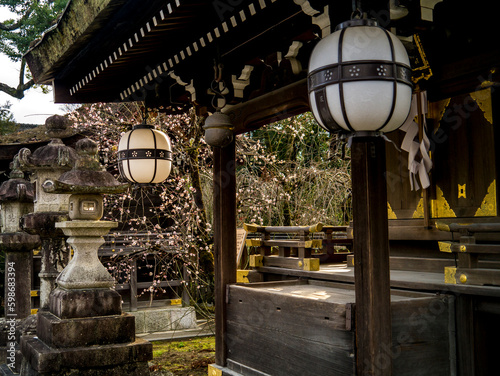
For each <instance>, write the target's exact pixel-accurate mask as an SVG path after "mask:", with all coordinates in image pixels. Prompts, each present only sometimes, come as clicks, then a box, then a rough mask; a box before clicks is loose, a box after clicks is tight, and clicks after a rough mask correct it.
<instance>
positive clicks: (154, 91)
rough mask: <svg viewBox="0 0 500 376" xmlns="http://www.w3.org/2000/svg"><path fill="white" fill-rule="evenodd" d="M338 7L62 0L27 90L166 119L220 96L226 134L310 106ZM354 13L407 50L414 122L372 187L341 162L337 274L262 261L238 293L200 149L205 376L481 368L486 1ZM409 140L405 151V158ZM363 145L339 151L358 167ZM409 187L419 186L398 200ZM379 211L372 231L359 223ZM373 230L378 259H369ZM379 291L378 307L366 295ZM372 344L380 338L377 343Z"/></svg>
mask: <svg viewBox="0 0 500 376" xmlns="http://www.w3.org/2000/svg"><path fill="white" fill-rule="evenodd" d="M352 3H353V1H351V0H335V1H329V0H210V1H200V0H162V1H157V0H149V1H134V0H90V1H89V0H70V2H69V4H68V6H67V8H66V10H65V11H64V13H63V14H62V15H61V17H60V18H59V19H58V22H57V23H56V24H55V25H54V27H52V28H51V29H50V30H47V31H46V32H45V34H44V35H43V37H42V38H41V39H40V40H38V41H35V42H34V43H33V45H32V48H31V49H30V50H29V51H28V52H27V54H26V55H25V57H26V59H27V61H28V64H29V67H30V70H31V72H32V74H33V76H34V78H35V80H36V82H37V83H40V84H51V85H52V86H53V89H54V97H55V101H56V102H58V103H92V102H117V101H118V102H120V101H122V102H125V101H145V103H146V105H147V106H148V107H151V108H156V109H158V110H159V111H164V112H166V113H179V112H182V111H186V110H187V109H188V108H190V107H192V106H194V107H195V108H196V110H197V112H198V114H199V115H200V116H205V115H207V114H209V113H213V112H214V111H215V109H216V108H214V107H217V106H218V102H217V100H218V99H219V97H218V94H217V91H222V92H223V94H224V97H225V100H226V105H225V107H224V108H223V109H222V112H224V113H226V114H228V115H229V117H230V119H231V123H232V124H233V126H234V134H241V133H244V132H248V131H251V130H254V129H257V128H259V127H261V126H262V125H265V124H267V123H270V122H272V121H276V120H279V119H284V118H287V117H290V116H293V115H296V114H300V113H302V112H305V111H309V110H310V108H309V100H308V90H307V78H306V77H307V71H308V62H309V57H310V55H311V51H312V50H313V48H314V46H315V45H316V44H317V42H318V41H319V40H321V38H323V37H325V36H327V35H329V34H330V33H332V32H333V31H334V29H335V26H336V25H337V24H339V23H341V22H343V21H345V20H348V19H350V17H351V13H352V11H353V7H352ZM362 3H363V9H364V10H365V11H367V12H368V14H369V16H370V17H372V18H377V19H378V20H379V24H380V25H381V26H383V27H384V28H386V29H390V30H391V31H392V32H393V33H394V34H396V35H397V36H398V37H399V38H400V40H401V41H402V42H403V44H404V46H405V47H406V50H407V51H408V54H409V56H410V60H411V64H412V71H413V82H414V84H415V87H414V91H415V93H416V101H417V104H418V106H417V107H418V110H417V112H416V113H415V114H416V120H415V124H414V125H410V126H408V127H406V128H404V129H402V130H397V131H394V132H392V133H389V134H387V136H388V138H389V139H390V140H391V141H392V142H393V143H394V144H396V146H397V148H396V147H393V146H392V144H389V143H386V145H387V146H386V147H385V150H386V151H385V152H384V153H383V154H384V155H377V156H376V157H377V158H376V160H375V161H371V162H368V164H369V163H373V165H376V166H375V167H376V169H378V170H377V171H380V169H382V172H383V173H382V174H381V175H380V176H375V175H374V174H373V173H371V172H370V171H369V170H370V167H368V171H365V170H363V171H361V170H360V168H363V167H362V166H361V163H358V164H357V165H356V164H354V157H353V168H352V170H353V171H352V173H353V181H363V179H364V180H366V184H368V188H369V189H367V190H366V189H365V191H362V190H361V189H358V187H357V186H354V185H353V202H354V201H355V200H359V201H358V202H361V201H362V200H367V201H366V202H367V205H365V209H366V210H364V211H361V212H359V211H358V212H357V211H356V210H354V218H353V224H352V227H353V231H354V235H353V243H354V264H355V265H356V266H355V267H354V268H353V267H345V266H343V267H336V266H334V265H320V268H319V270H316V271H311V270H304V268H297V267H280V266H276V265H271V264H266V263H262V264H258V265H256V268H255V270H256V271H255V273H258V276H259V279H260V280H261V281H262V282H256V283H249V284H236V262H235V258H236V255H235V249H236V214H235V208H236V188H235V187H236V181H235V171H234V168H235V164H234V160H235V144H234V142H232V143H230V144H229V146H226V147H224V148H214V226H213V228H214V242H215V244H214V250H215V263H216V265H215V266H216V364H215V365H213V366H211V367H210V368H209V373H210V375H252V376H254V375H275V376H276V375H286V376H292V375H297V376H305V375H308V376H309V375H310V376H326V375H389V374H394V375H397V376H401V375H425V376H429V375H462V376H473V375H494V374H497V373H498V370H497V369H498V360H497V358H496V356H497V339H498V338H499V336H500V220H499V217H498V209H497V200H498V191H497V189H496V179H497V177H498V173H499V172H500V153H499V152H497V151H496V146H497V145H500V132H499V131H498V129H497V128H498V124H496V123H498V121H499V120H498V119H499V118H500V112H499V109H500V96H499V94H498V87H499V86H498V84H499V82H500V44H499V43H498V42H497V39H498V37H499V36H500V30H499V28H500V26H499V25H500V23H499V22H498V20H497V19H496V18H497V17H496V15H495V14H494V11H493V5H494V4H495V3H494V2H493V1H488V0H478V1H474V2H471V1H465V0H395V1H393V0H391V1H389V0H385V1H384V0H365V1H362ZM383 143H384V142H383ZM415 144H416V148H417V149H419V150H421V154H416V155H420V157H418V156H417V157H415V158H410V159H409V158H408V151H410V153H413V154H414V152H415V151H416V149H415ZM353 147H354V148H356V146H355V143H353ZM400 148H402V149H403V150H399V149H400ZM370 150H372V149H370V146H368V149H365V150H364V151H363V150H359V151H356V153H358V152H359V155H360V156H362V157H363V158H365V159H367V160H368V159H370ZM373 150H374V149H373ZM378 150H380V149H378ZM382 150H383V149H382ZM352 152H353V153H354V152H355V150H354V149H353V150H352ZM424 156H425V158H424ZM427 156H428V157H429V160H430V161H431V162H432V168H430V169H429V168H428V167H430V165H429V161H428V160H427ZM384 157H385V160H384ZM372 159H373V158H372ZM424 159H425V160H424ZM359 166H361V167H359ZM358 167H359V168H358ZM376 169H375V170H376ZM355 178H356V179H355ZM427 179H428V180H427ZM416 184H418V185H419V186H422V185H423V186H424V187H425V189H422V188H420V189H418V190H417V189H413V190H412V185H413V188H417V187H416ZM385 186H386V187H387V191H385ZM363 202H365V201H363ZM377 208H382V211H380V210H378V212H377ZM372 209H373V210H372ZM382 212H383V213H384V215H385V212H387V216H388V226H387V225H386V222H383V221H382V222H380V221H378V220H376V218H377V216H376V215H381V213H382ZM374 213H375V214H374ZM362 218H364V219H363V220H362ZM365 219H366V220H365ZM271 230H272V229H271ZM386 233H387V234H388V237H387V236H386ZM384 237H385V238H386V239H388V244H389V249H390V253H388V254H387V255H385V254H383V252H381V253H380V254H379V253H378V252H379V251H378V249H377V247H379V246H380V247H382V248H383V246H384V245H383V244H382V243H383V242H384V239H385V238H384ZM301 262H302V261H301ZM301 265H302V264H301ZM354 269H356V273H354ZM389 273H390V280H389ZM378 276H387V280H385V279H384V278H385V277H381V278H379V277H378ZM355 281H356V283H354V282H355ZM386 287H387V289H388V290H387V291H389V287H390V289H391V290H390V297H389V296H388V299H390V302H389V300H387V301H385V300H383V299H378V298H377V297H378V296H379V294H382V295H383V290H384V289H385V288H386ZM360 290H362V291H360ZM355 292H356V293H355ZM358 293H362V295H358ZM382 295H380V296H382ZM387 325H389V326H387ZM391 333H392V334H391ZM384 336H386V337H387V336H389V340H390V341H392V344H391V343H389V344H387V343H386V342H383V341H382V342H381V340H380V338H382V337H384ZM391 370H392V371H391Z"/></svg>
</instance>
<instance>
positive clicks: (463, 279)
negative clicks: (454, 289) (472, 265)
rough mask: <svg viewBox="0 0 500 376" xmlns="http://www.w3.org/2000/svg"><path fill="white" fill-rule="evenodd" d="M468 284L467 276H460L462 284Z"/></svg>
mask: <svg viewBox="0 0 500 376" xmlns="http://www.w3.org/2000/svg"><path fill="white" fill-rule="evenodd" d="M466 282H467V276H466V275H465V274H460V283H466Z"/></svg>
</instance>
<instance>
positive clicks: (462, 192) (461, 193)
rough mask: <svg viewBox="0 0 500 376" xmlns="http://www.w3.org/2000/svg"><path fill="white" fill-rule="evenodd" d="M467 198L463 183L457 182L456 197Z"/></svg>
mask: <svg viewBox="0 0 500 376" xmlns="http://www.w3.org/2000/svg"><path fill="white" fill-rule="evenodd" d="M461 197H463V198H467V195H466V192H465V184H459V185H458V198H461Z"/></svg>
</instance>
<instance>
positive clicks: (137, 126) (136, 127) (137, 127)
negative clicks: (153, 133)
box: [132, 123, 154, 130]
mask: <svg viewBox="0 0 500 376" xmlns="http://www.w3.org/2000/svg"><path fill="white" fill-rule="evenodd" d="M153 128H154V126H153V125H151V124H146V123H140V124H136V125H134V126H133V127H132V130H134V129H153Z"/></svg>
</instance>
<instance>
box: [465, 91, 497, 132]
mask: <svg viewBox="0 0 500 376" xmlns="http://www.w3.org/2000/svg"><path fill="white" fill-rule="evenodd" d="M469 95H470V97H471V98H472V99H473V100H474V101H475V102H476V103H477V105H478V106H479V108H480V109H481V111H483V113H484V118H485V119H486V120H487V121H488V123H490V124H492V125H493V111H492V109H491V89H490V88H487V89H483V90H479V91H474V92H472V93H470V94H469Z"/></svg>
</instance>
